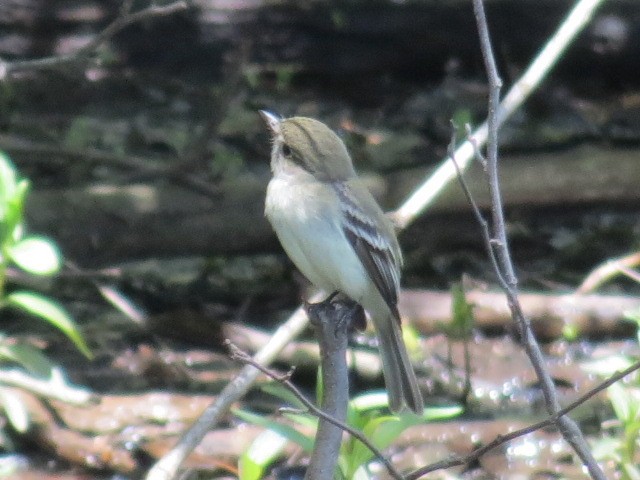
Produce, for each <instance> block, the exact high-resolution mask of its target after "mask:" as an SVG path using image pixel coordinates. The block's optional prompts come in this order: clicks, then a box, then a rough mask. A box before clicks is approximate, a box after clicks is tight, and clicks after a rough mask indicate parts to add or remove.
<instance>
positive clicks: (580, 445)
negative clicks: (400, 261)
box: [473, 0, 605, 480]
mask: <svg viewBox="0 0 640 480" xmlns="http://www.w3.org/2000/svg"><path fill="white" fill-rule="evenodd" d="M473 8H474V13H475V15H476V22H477V24H478V31H479V33H480V46H481V49H482V55H483V58H484V63H485V69H486V71H487V75H488V81H489V116H488V122H487V125H488V129H489V131H488V137H487V176H488V180H489V190H490V194H491V215H492V220H493V222H492V235H491V241H490V246H489V250H490V251H495V252H496V259H497V263H498V267H499V269H498V270H497V272H499V276H501V277H502V279H501V280H502V281H501V283H502V288H503V290H504V292H505V294H506V296H507V301H508V304H509V308H510V310H511V314H512V316H513V319H514V320H515V322H516V324H517V326H518V329H519V333H520V336H521V339H522V341H523V344H524V348H525V350H526V352H527V355H528V356H529V359H530V360H531V364H532V366H533V368H534V370H535V372H536V375H537V377H538V380H539V381H540V385H541V389H542V393H543V396H544V399H545V405H546V408H547V412H548V413H549V414H550V415H557V413H558V412H559V411H560V410H561V408H560V402H559V400H558V395H557V391H556V389H555V385H554V383H553V379H552V378H551V375H550V374H549V371H548V370H547V367H546V365H545V360H544V356H543V354H542V351H541V350H540V346H539V345H538V342H537V340H536V338H535V336H534V334H533V331H532V329H531V323H530V322H529V319H528V318H527V317H525V315H524V313H523V311H522V307H521V306H520V302H519V300H518V279H517V278H516V275H515V272H514V268H513V263H512V261H511V253H510V251H509V246H508V242H507V233H506V228H505V223H504V210H503V207H502V194H501V191H500V179H499V176H498V128H499V118H500V117H501V114H500V111H499V110H498V109H499V108H500V89H501V87H502V81H501V80H500V77H499V76H498V71H497V68H496V63H495V59H494V57H493V50H492V47H491V41H490V38H489V31H488V25H487V20H486V17H485V12H484V4H483V2H482V0H473ZM557 425H558V427H559V429H560V431H561V432H562V435H563V437H564V439H565V440H566V441H567V443H569V444H570V445H571V446H572V447H573V449H574V451H575V452H576V453H577V454H578V456H579V457H580V459H581V460H582V463H583V464H584V465H585V466H586V467H587V469H588V470H589V473H590V474H591V477H592V478H594V479H598V480H604V479H605V477H604V473H603V472H602V469H601V468H600V466H599V465H598V463H597V462H596V459H595V458H594V456H593V454H592V453H591V450H590V449H589V446H588V444H587V442H586V440H585V438H584V436H583V435H582V432H581V431H580V429H579V428H578V426H577V424H576V423H575V422H574V421H573V420H572V419H570V418H569V417H567V416H564V415H560V416H558V417H557Z"/></svg>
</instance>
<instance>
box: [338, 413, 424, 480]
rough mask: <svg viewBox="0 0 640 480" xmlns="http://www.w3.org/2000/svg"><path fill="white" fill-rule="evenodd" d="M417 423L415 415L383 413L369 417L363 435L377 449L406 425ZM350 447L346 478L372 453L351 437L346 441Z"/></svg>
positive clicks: (405, 427)
mask: <svg viewBox="0 0 640 480" xmlns="http://www.w3.org/2000/svg"><path fill="white" fill-rule="evenodd" d="M416 423H419V421H417V420H416V417H415V415H384V416H380V417H376V418H373V419H371V420H370V421H369V422H368V423H367V424H366V425H365V427H364V429H363V433H364V435H365V436H366V437H367V438H368V439H369V440H370V441H371V442H372V443H373V444H374V445H375V446H376V447H378V448H379V449H381V450H382V449H385V448H386V447H388V446H389V445H391V444H392V443H393V441H394V440H395V439H396V438H398V436H399V435H400V434H401V433H402V432H403V431H404V430H405V429H407V428H408V427H410V426H412V425H415V424H416ZM347 445H350V446H351V447H352V449H351V452H350V454H349V455H348V458H349V466H348V470H347V471H346V472H345V476H346V477H347V478H352V477H353V476H354V474H355V472H356V471H357V470H358V469H359V468H360V467H361V466H362V465H364V464H366V463H368V462H369V461H370V460H371V459H372V458H373V453H372V452H371V450H369V448H368V447H366V446H364V445H363V444H362V443H361V442H360V441H358V440H356V439H353V440H351V441H349V442H348V443H347ZM347 448H348V447H347Z"/></svg>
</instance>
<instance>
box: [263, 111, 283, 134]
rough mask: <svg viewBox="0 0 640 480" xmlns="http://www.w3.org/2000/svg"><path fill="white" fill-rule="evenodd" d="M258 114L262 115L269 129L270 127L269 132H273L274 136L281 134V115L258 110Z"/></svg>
mask: <svg viewBox="0 0 640 480" xmlns="http://www.w3.org/2000/svg"><path fill="white" fill-rule="evenodd" d="M258 113H259V114H260V116H261V117H262V119H263V120H264V121H265V123H266V124H267V127H269V130H270V131H271V133H272V134H274V135H276V134H278V133H280V122H281V121H282V120H281V118H280V116H279V115H277V114H275V113H271V112H269V111H267V110H258Z"/></svg>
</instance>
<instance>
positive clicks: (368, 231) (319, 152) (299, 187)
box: [260, 111, 424, 414]
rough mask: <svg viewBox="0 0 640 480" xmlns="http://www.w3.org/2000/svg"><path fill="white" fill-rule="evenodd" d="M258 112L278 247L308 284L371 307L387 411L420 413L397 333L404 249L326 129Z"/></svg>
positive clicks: (418, 398)
mask: <svg viewBox="0 0 640 480" xmlns="http://www.w3.org/2000/svg"><path fill="white" fill-rule="evenodd" d="M260 114H261V116H262V118H263V119H264V120H265V122H266V123H267V126H268V127H269V130H270V131H271V134H272V137H273V146H272V150H271V170H272V172H273V178H272V179H271V181H270V182H269V186H268V188H267V197H266V202H265V214H266V216H267V218H268V219H269V221H270V222H271V225H272V226H273V229H274V230H275V232H276V234H277V236H278V238H279V240H280V243H281V244H282V247H283V248H284V250H285V251H286V252H287V254H288V255H289V258H291V260H292V261H293V263H294V264H295V265H296V266H297V267H298V269H300V271H301V272H302V274H303V275H304V276H305V277H307V279H308V280H309V281H310V282H311V283H312V284H314V285H315V286H316V287H318V288H320V289H322V290H324V291H326V292H328V293H331V292H335V291H338V292H341V293H343V294H344V295H346V296H347V297H349V298H351V299H352V300H354V301H355V302H357V303H359V304H360V305H362V307H363V308H364V309H365V310H366V311H367V312H368V313H369V315H370V317H371V319H372V321H373V324H374V326H375V330H376V333H377V337H378V342H379V345H380V355H381V357H382V366H383V372H384V378H385V383H386V386H387V391H388V394H389V406H390V408H391V410H392V411H394V412H399V411H402V410H404V409H405V407H408V408H409V409H410V410H411V411H413V412H415V413H417V414H422V412H423V409H424V404H423V402H422V396H421V394H420V390H419V388H418V383H417V380H416V376H415V373H414V371H413V368H412V366H411V362H410V360H409V356H408V355H407V350H406V348H405V345H404V342H403V340H402V328H401V324H400V314H399V313H398V292H399V289H400V267H401V266H402V253H401V251H400V246H399V245H398V240H397V238H396V235H395V232H394V229H393V226H392V225H391V223H390V222H389V220H388V219H387V218H386V217H385V215H384V213H383V212H382V210H381V209H380V207H379V206H378V204H377V203H376V201H375V200H374V198H373V197H372V196H371V193H370V192H369V191H368V190H367V189H366V187H364V186H363V184H362V183H361V180H360V179H359V178H358V177H357V175H356V172H355V170H354V168H353V163H352V161H351V157H350V156H349V153H348V152H347V149H346V147H345V145H344V143H343V142H342V140H340V138H339V137H338V136H337V135H336V134H335V133H334V132H333V131H332V130H331V129H329V128H328V127H327V126H326V125H324V124H323V123H321V122H319V121H317V120H314V119H311V118H305V117H292V118H287V119H281V118H279V117H278V116H276V115H274V114H272V113H269V112H266V111H260Z"/></svg>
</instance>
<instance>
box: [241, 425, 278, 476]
mask: <svg viewBox="0 0 640 480" xmlns="http://www.w3.org/2000/svg"><path fill="white" fill-rule="evenodd" d="M287 442H288V440H287V438H285V437H284V436H282V435H280V434H279V433H277V432H275V431H273V430H265V431H264V432H262V433H260V435H258V436H257V437H256V438H255V440H254V441H253V442H252V443H251V445H250V446H249V448H248V449H247V451H246V452H244V453H243V454H242V455H241V456H240V460H239V461H238V471H239V472H238V473H239V476H238V478H239V479H240V480H260V479H261V478H263V477H264V474H265V471H266V469H267V467H268V466H269V465H271V463H272V462H273V461H274V460H275V459H276V458H278V456H280V454H281V453H282V451H283V450H284V447H285V445H286V444H287Z"/></svg>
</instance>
